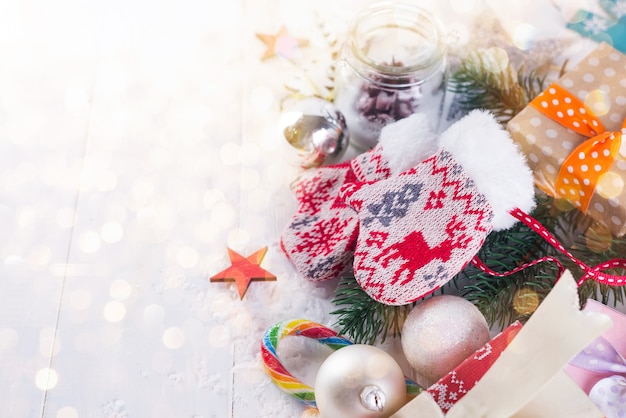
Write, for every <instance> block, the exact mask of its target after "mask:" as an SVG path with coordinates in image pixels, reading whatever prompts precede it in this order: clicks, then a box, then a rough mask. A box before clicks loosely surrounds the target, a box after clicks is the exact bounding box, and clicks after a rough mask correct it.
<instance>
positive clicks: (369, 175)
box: [280, 145, 391, 281]
mask: <svg viewBox="0 0 626 418" xmlns="http://www.w3.org/2000/svg"><path fill="white" fill-rule="evenodd" d="M381 150H382V147H381V146H380V145H377V146H376V147H374V148H373V149H372V150H370V151H368V152H365V153H363V154H360V155H359V156H357V157H356V158H354V159H352V160H350V161H347V162H345V163H341V164H337V165H334V166H328V167H321V168H318V169H315V170H311V171H307V172H305V173H304V174H303V175H302V177H301V178H300V179H299V181H298V182H297V184H296V186H295V195H296V198H297V199H298V210H297V212H296V213H295V214H294V215H293V216H292V218H291V220H290V222H289V225H288V226H287V228H285V230H284V231H283V233H282V235H281V241H280V243H281V248H282V250H283V252H284V253H285V254H286V255H287V257H289V259H290V261H291V262H292V264H293V265H294V267H295V268H296V270H297V271H298V272H299V273H300V274H301V275H302V276H303V277H304V278H306V279H308V280H311V281H321V280H327V279H332V278H335V277H337V276H338V275H339V274H340V273H341V272H342V271H344V270H345V269H346V268H347V267H348V266H350V264H351V263H352V257H353V251H354V246H355V244H356V238H357V234H358V229H357V228H358V221H357V218H356V214H355V213H354V211H353V210H352V209H350V208H349V207H347V206H346V204H345V203H344V202H343V201H342V200H341V199H339V190H340V189H341V187H342V186H344V185H345V184H349V183H353V182H360V181H372V180H379V179H384V178H387V177H389V176H390V174H391V172H390V169H389V167H388V165H387V162H386V161H385V160H384V159H383V158H382V156H381Z"/></svg>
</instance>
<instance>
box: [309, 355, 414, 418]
mask: <svg viewBox="0 0 626 418" xmlns="http://www.w3.org/2000/svg"><path fill="white" fill-rule="evenodd" d="M315 400H316V401H317V408H318V409H319V411H320V416H321V417H322V418H336V417H337V418H338V417H346V418H347V417H351V418H352V417H354V418H383V417H388V416H390V415H391V414H393V413H394V412H395V411H397V410H398V409H400V408H401V407H402V406H403V405H404V404H405V402H406V390H405V378H404V375H403V374H402V369H401V368H400V366H399V365H398V363H396V361H395V360H394V358H393V357H391V355H389V354H388V353H386V352H384V351H383V350H381V349H379V348H376V347H373V346H370V345H362V344H354V345H350V346H346V347H344V348H342V349H341V350H338V351H335V352H334V353H332V354H331V355H330V356H328V358H327V359H326V360H325V361H324V362H323V363H322V366H321V367H320V369H319V371H318V373H317V377H316V379H315Z"/></svg>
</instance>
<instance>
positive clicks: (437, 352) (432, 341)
mask: <svg viewBox="0 0 626 418" xmlns="http://www.w3.org/2000/svg"><path fill="white" fill-rule="evenodd" d="M490 339H491V335H490V332H489V326H488V324H487V320H486V319H485V317H484V316H483V314H482V313H481V312H480V311H479V310H478V308H477V307H476V306H474V304H472V303H471V302H469V301H468V300H466V299H464V298H462V297H460V296H453V295H440V296H433V297H431V298H430V299H426V300H424V301H423V302H421V303H420V304H418V305H417V306H415V307H414V308H413V309H412V310H411V312H409V314H408V315H407V317H406V320H405V322H404V325H403V327H402V336H401V344H402V350H403V352H404V355H405V357H406V359H407V361H408V362H409V364H410V365H411V367H412V368H413V370H415V372H416V373H417V374H418V375H419V376H418V380H425V381H420V383H422V384H425V385H428V386H430V385H432V384H433V383H435V382H437V381H438V380H439V379H441V378H442V377H443V376H445V375H446V374H447V373H448V372H450V371H452V370H453V369H454V368H455V367H456V366H458V365H459V364H460V363H461V362H463V360H465V359H466V358H467V357H469V356H470V355H471V354H473V353H474V352H475V351H476V350H478V349H479V348H481V347H482V346H483V345H485V344H486V343H487V342H489V340H490ZM420 378H421V379H420Z"/></svg>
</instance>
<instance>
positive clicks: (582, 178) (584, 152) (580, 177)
mask: <svg viewBox="0 0 626 418" xmlns="http://www.w3.org/2000/svg"><path fill="white" fill-rule="evenodd" d="M530 105H531V106H532V107H534V108H535V109H537V110H538V111H540V112H541V113H543V114H544V115H546V116H548V117H549V118H551V119H552V120H554V121H556V122H558V123H559V124H561V125H562V126H564V127H566V128H568V129H571V130H572V131H574V132H577V133H579V134H582V135H585V136H587V137H589V139H587V140H585V141H584V142H583V143H581V144H580V145H578V146H577V147H576V148H575V149H574V150H573V151H572V152H571V153H570V154H569V155H568V156H567V157H566V158H565V160H564V161H563V163H562V164H561V168H560V170H559V174H558V176H557V179H556V183H555V192H556V196H555V197H557V198H558V197H561V198H565V199H567V200H569V201H570V202H572V203H573V204H574V205H575V206H576V207H577V208H578V209H580V210H581V211H582V212H583V213H586V212H587V208H588V207H589V202H590V201H591V197H592V196H593V194H594V193H595V191H596V187H597V185H598V184H599V183H600V181H601V179H602V177H603V176H604V175H605V174H606V173H608V171H609V170H610V168H611V166H612V165H613V163H614V162H615V158H616V157H617V154H618V152H619V149H620V146H621V143H622V133H623V132H622V131H623V130H624V129H626V121H624V125H623V126H622V131H618V132H608V131H607V130H606V128H605V127H604V125H603V124H602V122H601V121H600V119H598V118H597V117H596V116H595V115H594V114H593V112H592V111H591V110H590V109H589V108H587V106H585V104H584V103H583V102H582V101H581V100H580V99H578V98H577V97H576V96H574V95H573V94H571V93H570V92H569V91H567V90H566V89H564V88H563V87H561V86H559V85H558V84H552V85H550V87H548V88H547V89H546V90H544V91H543V92H542V93H541V94H540V95H539V96H537V97H536V98H535V99H534V100H533V101H532V102H530Z"/></svg>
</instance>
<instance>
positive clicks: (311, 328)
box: [261, 319, 420, 408]
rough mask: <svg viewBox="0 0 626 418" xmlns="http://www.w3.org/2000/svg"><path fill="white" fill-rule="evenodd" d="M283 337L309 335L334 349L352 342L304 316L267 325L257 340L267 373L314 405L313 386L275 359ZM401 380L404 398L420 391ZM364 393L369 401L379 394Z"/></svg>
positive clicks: (278, 383) (276, 383)
mask: <svg viewBox="0 0 626 418" xmlns="http://www.w3.org/2000/svg"><path fill="white" fill-rule="evenodd" d="M287 336H300V337H305V338H310V339H312V340H315V341H317V342H319V343H320V344H323V345H325V346H328V347H330V348H331V349H333V350H335V351H336V350H339V349H340V348H343V347H346V346H349V345H351V344H352V342H351V341H349V340H348V339H346V338H343V337H341V336H339V335H337V333H336V332H335V331H333V330H332V329H330V328H328V327H325V326H324V325H321V324H318V323H317V322H313V321H308V320H305V319H293V320H286V321H281V322H278V323H276V324H274V325H273V326H271V327H270V328H268V329H267V331H266V332H265V335H264V336H263V341H262V343H261V357H262V359H263V366H264V368H265V371H266V373H267V374H268V376H269V377H270V378H271V379H272V381H273V382H274V384H275V385H276V386H277V387H278V388H279V389H280V390H282V391H283V392H285V393H287V394H289V395H291V396H293V397H294V398H296V399H298V400H299V401H301V402H302V403H304V404H305V405H306V406H309V407H312V408H317V404H316V401H315V391H314V389H313V388H312V387H310V386H308V385H305V384H303V383H302V382H300V381H299V380H298V379H296V378H295V377H294V376H293V375H292V374H291V373H289V371H287V369H286V368H285V366H283V364H282V363H281V361H280V359H279V358H278V353H277V349H278V343H279V342H280V340H282V339H283V338H284V337H287ZM404 383H405V388H404V390H401V391H400V392H403V393H405V394H406V396H407V397H408V398H412V397H414V396H416V395H417V394H418V393H419V392H420V388H419V386H417V384H416V383H415V382H413V381H412V380H410V379H408V378H405V381H404ZM364 395H365V398H366V401H367V402H370V401H372V399H373V400H374V401H376V399H380V398H377V396H378V395H380V393H378V392H377V391H371V392H369V391H366V392H365V393H364ZM394 396H396V395H394Z"/></svg>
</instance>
